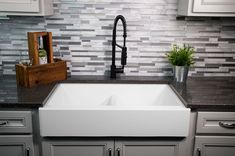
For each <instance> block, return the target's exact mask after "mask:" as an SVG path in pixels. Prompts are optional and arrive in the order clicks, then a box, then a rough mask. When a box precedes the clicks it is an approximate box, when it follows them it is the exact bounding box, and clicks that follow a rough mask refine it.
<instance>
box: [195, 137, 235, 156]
mask: <svg viewBox="0 0 235 156" xmlns="http://www.w3.org/2000/svg"><path fill="white" fill-rule="evenodd" d="M234 155H235V137H232V136H196V141H195V150H194V156H234Z"/></svg>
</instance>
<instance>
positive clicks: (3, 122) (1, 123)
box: [0, 121, 8, 126]
mask: <svg viewBox="0 0 235 156" xmlns="http://www.w3.org/2000/svg"><path fill="white" fill-rule="evenodd" d="M7 124H8V121H2V122H0V126H5V125H7Z"/></svg>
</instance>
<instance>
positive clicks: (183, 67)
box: [166, 44, 195, 82]
mask: <svg viewBox="0 0 235 156" xmlns="http://www.w3.org/2000/svg"><path fill="white" fill-rule="evenodd" d="M194 52H195V50H194V48H193V47H190V46H189V45H185V44H184V45H183V46H179V45H176V44H174V45H173V47H172V49H171V51H170V52H169V53H167V54H166V56H167V58H168V60H169V61H170V63H171V64H172V65H173V71H174V78H175V80H176V81H177V82H185V81H186V79H187V76H188V69H189V67H190V66H191V65H193V64H194V62H193V58H194V56H193V54H194Z"/></svg>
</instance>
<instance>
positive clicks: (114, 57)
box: [110, 15, 127, 78]
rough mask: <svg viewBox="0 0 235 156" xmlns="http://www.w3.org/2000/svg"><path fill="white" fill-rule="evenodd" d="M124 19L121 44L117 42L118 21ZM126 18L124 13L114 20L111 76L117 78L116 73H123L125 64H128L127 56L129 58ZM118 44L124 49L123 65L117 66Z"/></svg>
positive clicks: (122, 55)
mask: <svg viewBox="0 0 235 156" xmlns="http://www.w3.org/2000/svg"><path fill="white" fill-rule="evenodd" d="M119 20H121V21H122V25H123V39H124V40H123V46H120V45H119V44H117V42H116V29H117V23H118V21H119ZM126 36H127V34H126V20H125V18H124V17H123V16H122V15H118V16H117V17H116V18H115V20H114V26H113V40H112V65H111V75H110V77H111V78H116V73H123V71H124V66H125V65H126V58H127V48H126ZM116 46H118V47H119V48H121V49H122V54H121V67H118V68H117V67H116V65H115V60H116V56H115V54H116Z"/></svg>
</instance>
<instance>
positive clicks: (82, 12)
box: [0, 0, 235, 76]
mask: <svg viewBox="0 0 235 156" xmlns="http://www.w3.org/2000/svg"><path fill="white" fill-rule="evenodd" d="M54 11H55V15H54V16H51V17H20V16H12V17H9V18H7V19H1V20H0V34H1V35H0V55H1V57H0V66H2V68H3V70H4V74H15V71H14V65H15V64H16V63H17V62H18V60H19V59H20V55H21V58H25V57H27V37H26V33H27V32H28V31H51V32H52V33H53V41H54V42H53V46H54V48H55V50H56V51H58V50H57V49H59V51H60V52H61V53H62V54H63V58H64V59H66V60H67V61H68V67H69V73H71V74H72V75H104V74H105V73H106V72H107V71H108V70H109V68H110V67H109V66H110V64H111V36H112V26H113V20H114V18H115V16H116V15H118V14H122V15H124V16H125V17H126V21H127V26H128V27H127V30H128V31H127V33H128V37H127V47H128V60H127V66H126V68H125V75H134V76H138V75H144V76H168V75H172V67H171V65H170V64H169V62H168V61H167V60H166V57H165V53H166V52H167V51H169V50H170V47H171V44H172V43H187V44H190V45H191V46H194V47H195V48H196V51H197V52H196V59H195V62H196V63H195V65H194V67H193V68H191V70H190V73H189V74H190V75H191V76H235V18H208V17H190V18H189V17H187V18H182V17H181V18H176V12H177V0H146V1H143V0H54ZM121 29H122V28H121V27H120V28H119V30H120V31H118V34H121V33H122V31H121ZM121 39H122V38H121V37H119V38H118V40H119V41H121ZM118 63H119V62H117V64H118Z"/></svg>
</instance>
